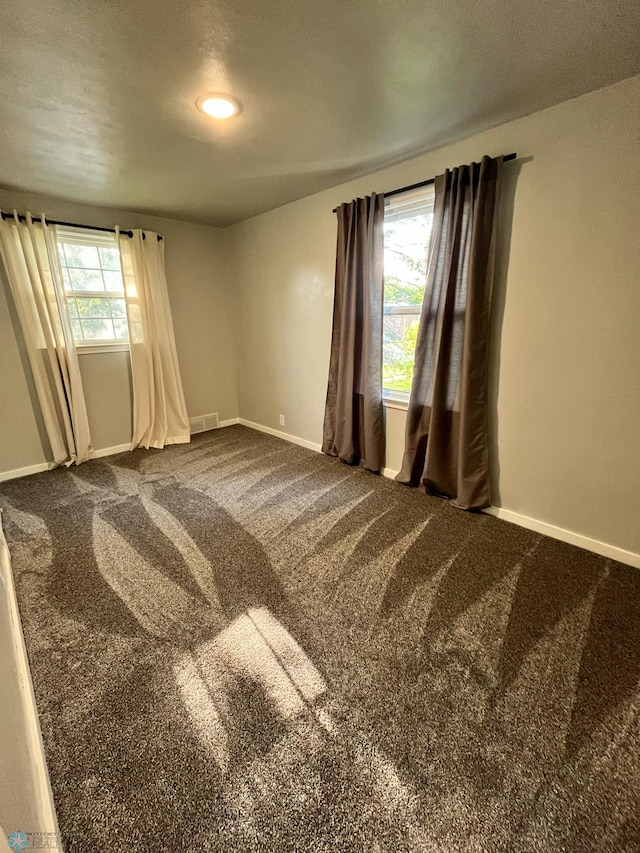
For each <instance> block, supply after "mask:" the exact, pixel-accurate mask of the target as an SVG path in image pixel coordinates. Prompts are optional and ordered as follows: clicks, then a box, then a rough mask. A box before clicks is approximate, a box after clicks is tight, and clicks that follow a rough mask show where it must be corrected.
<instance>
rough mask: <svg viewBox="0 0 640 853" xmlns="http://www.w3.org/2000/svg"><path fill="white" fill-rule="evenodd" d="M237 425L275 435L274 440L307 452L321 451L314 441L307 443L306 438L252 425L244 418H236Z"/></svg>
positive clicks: (320, 446) (260, 425)
mask: <svg viewBox="0 0 640 853" xmlns="http://www.w3.org/2000/svg"><path fill="white" fill-rule="evenodd" d="M238 423H240V424H242V426H246V427H249V429H255V430H257V431H258V432H266V433H267V435H275V437H276V438H282V439H284V441H289V442H290V443H291V444H299V445H300V447H306V448H307V449H308V450H315V451H316V453H320V451H321V450H322V445H320V444H317V443H316V442H315V441H307V439H306V438H299V437H298V436H297V435H291V434H290V433H288V432H280V430H279V429H272V428H271V427H267V426H263V425H262V424H257V423H254V421H248V420H246V419H245V418H238Z"/></svg>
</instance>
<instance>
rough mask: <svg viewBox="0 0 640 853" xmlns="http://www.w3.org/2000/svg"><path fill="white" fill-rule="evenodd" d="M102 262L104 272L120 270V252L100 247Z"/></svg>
mask: <svg viewBox="0 0 640 853" xmlns="http://www.w3.org/2000/svg"><path fill="white" fill-rule="evenodd" d="M99 251H100V262H101V264H102V269H103V270H118V271H119V270H120V252H119V251H118V250H117V249H116V248H113V249H110V248H104V247H102V246H101V247H100V249H99Z"/></svg>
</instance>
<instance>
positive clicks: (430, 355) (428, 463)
mask: <svg viewBox="0 0 640 853" xmlns="http://www.w3.org/2000/svg"><path fill="white" fill-rule="evenodd" d="M501 176H502V159H499V160H492V159H491V158H489V157H483V159H482V162H481V163H472V164H471V165H470V166H461V167H459V168H457V169H453V170H452V171H449V170H447V172H445V174H444V175H440V176H439V177H437V178H436V181H435V207H434V221H433V231H432V236H431V244H430V248H429V264H428V272H427V287H426V291H425V297H424V305H423V309H422V316H421V319H420V327H419V330H418V339H417V344H416V359H415V367H414V374H413V384H412V387H411V397H410V400H409V409H408V412H407V431H406V439H405V453H404V459H403V462H402V470H401V471H400V473H399V474H398V476H397V478H396V479H397V480H398V481H399V482H401V483H406V484H408V485H412V486H418V485H420V484H422V485H424V487H425V488H426V490H427V492H429V493H430V494H436V495H441V496H444V497H448V498H451V500H452V502H453V503H454V505H455V506H458V507H460V508H462V509H481V508H482V507H486V506H489V505H490V503H491V496H490V492H489V461H488V439H487V359H488V346H489V319H490V313H491V289H492V284H493V270H494V258H495V247H496V237H497V227H498V208H499V204H500V185H501Z"/></svg>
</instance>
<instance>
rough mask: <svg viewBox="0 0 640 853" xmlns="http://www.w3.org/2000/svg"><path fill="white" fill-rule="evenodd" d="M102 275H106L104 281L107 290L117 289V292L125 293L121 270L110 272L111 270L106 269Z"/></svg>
mask: <svg viewBox="0 0 640 853" xmlns="http://www.w3.org/2000/svg"><path fill="white" fill-rule="evenodd" d="M102 275H103V276H104V283H105V287H106V289H107V290H110V291H112V292H113V291H115V292H116V293H124V285H123V283H122V273H121V272H110V271H109V270H105V271H104V272H103V273H102Z"/></svg>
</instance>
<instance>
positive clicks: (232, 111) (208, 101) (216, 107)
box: [196, 94, 240, 119]
mask: <svg viewBox="0 0 640 853" xmlns="http://www.w3.org/2000/svg"><path fill="white" fill-rule="evenodd" d="M196 105H197V107H198V109H199V110H201V111H202V112H203V113H206V114H207V115H208V116H211V117H212V118H220V119H223V118H233V116H237V115H238V113H239V112H240V104H239V103H238V101H236V100H235V98H230V97H229V95H219V94H215V95H203V96H202V97H201V98H198V100H197V101H196Z"/></svg>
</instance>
